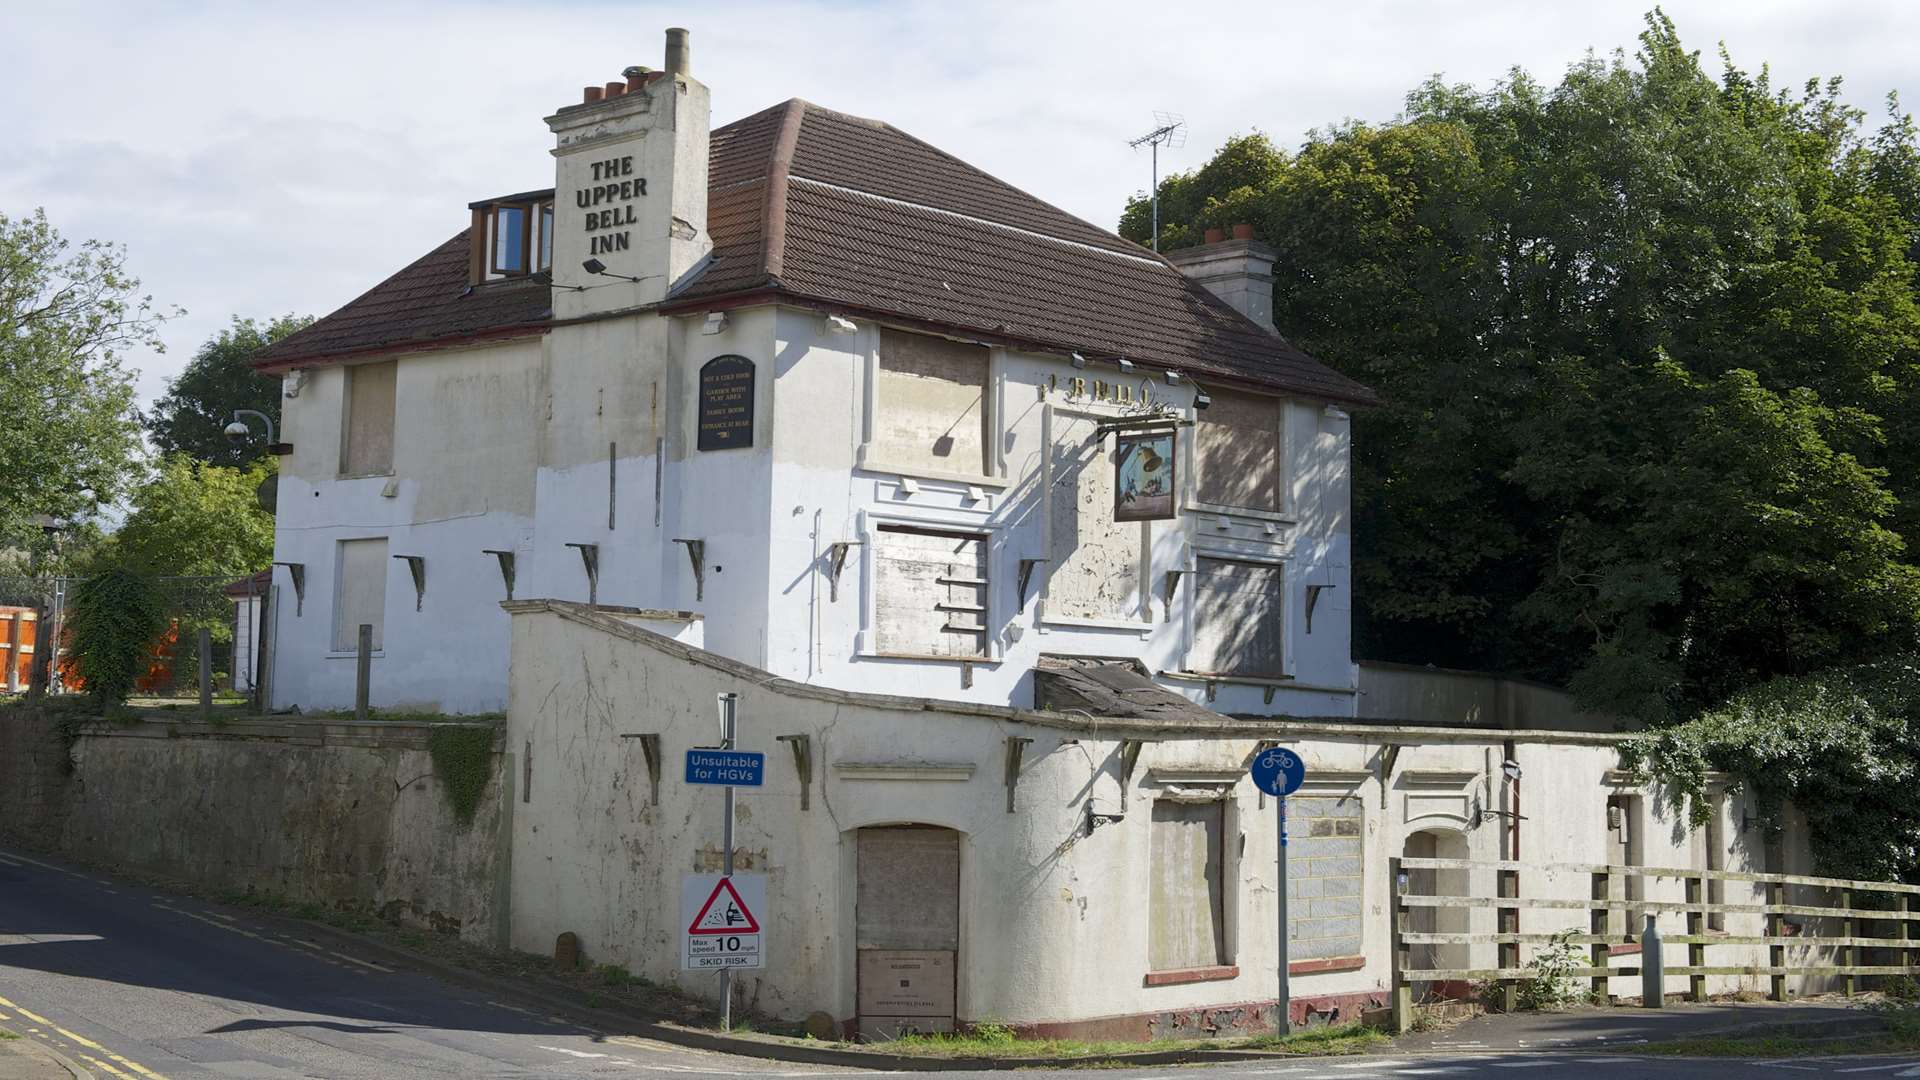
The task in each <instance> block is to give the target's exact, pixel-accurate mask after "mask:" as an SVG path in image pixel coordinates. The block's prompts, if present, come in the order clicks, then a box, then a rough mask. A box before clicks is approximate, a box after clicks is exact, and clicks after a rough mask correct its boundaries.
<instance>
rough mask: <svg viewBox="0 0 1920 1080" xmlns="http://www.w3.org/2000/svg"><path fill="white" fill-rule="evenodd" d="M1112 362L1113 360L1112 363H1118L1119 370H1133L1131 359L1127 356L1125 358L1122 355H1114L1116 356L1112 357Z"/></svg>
mask: <svg viewBox="0 0 1920 1080" xmlns="http://www.w3.org/2000/svg"><path fill="white" fill-rule="evenodd" d="M1113 362H1114V363H1116V364H1119V365H1120V370H1121V371H1132V370H1133V361H1131V360H1129V359H1127V358H1126V357H1124V356H1116V357H1114V359H1113Z"/></svg>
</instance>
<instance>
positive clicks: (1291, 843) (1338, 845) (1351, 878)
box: [1287, 796, 1366, 960]
mask: <svg viewBox="0 0 1920 1080" xmlns="http://www.w3.org/2000/svg"><path fill="white" fill-rule="evenodd" d="M1365 829H1366V820H1365V818H1364V817H1363V816H1362V805H1361V801H1360V800H1359V799H1357V798H1354V797H1352V796H1347V797H1337V798H1336V797H1329V798H1318V797H1313V796H1307V797H1300V796H1295V797H1293V798H1291V799H1288V800H1287V835H1288V841H1287V905H1288V906H1287V915H1288V919H1289V922H1290V924H1291V925H1290V927H1289V937H1288V956H1289V958H1291V959H1293V960H1314V959H1321V958H1328V957H1336V956H1358V955H1359V954H1360V924H1361V919H1360V865H1361V841H1362V836H1361V833H1362V832H1364V831H1365Z"/></svg>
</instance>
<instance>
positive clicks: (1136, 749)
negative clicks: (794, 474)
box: [1120, 739, 1147, 814]
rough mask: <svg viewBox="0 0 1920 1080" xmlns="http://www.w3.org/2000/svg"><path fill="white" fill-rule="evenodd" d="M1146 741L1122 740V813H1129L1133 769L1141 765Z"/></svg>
mask: <svg viewBox="0 0 1920 1080" xmlns="http://www.w3.org/2000/svg"><path fill="white" fill-rule="evenodd" d="M1146 745H1147V741H1146V740H1145V739H1121V740H1120V812H1121V813H1122V814H1124V813H1126V812H1127V792H1128V791H1131V790H1132V789H1133V769H1134V766H1136V765H1138V764H1140V751H1141V750H1143V749H1145V748H1146Z"/></svg>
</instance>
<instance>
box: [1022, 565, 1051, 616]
mask: <svg viewBox="0 0 1920 1080" xmlns="http://www.w3.org/2000/svg"><path fill="white" fill-rule="evenodd" d="M1048 561H1050V560H1048V559H1046V558H1044V557H1043V558H1038V559H1021V560H1020V606H1021V607H1022V608H1025V607H1026V606H1027V584H1028V583H1029V582H1031V581H1032V580H1033V568H1034V567H1036V566H1038V565H1040V564H1041V563H1043V562H1048Z"/></svg>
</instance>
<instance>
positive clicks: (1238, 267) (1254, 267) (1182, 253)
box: [1166, 225, 1279, 334]
mask: <svg viewBox="0 0 1920 1080" xmlns="http://www.w3.org/2000/svg"><path fill="white" fill-rule="evenodd" d="M1206 241H1207V242H1206V243H1204V244H1202V245H1200V246H1199V247H1190V248H1181V249H1180V250H1178V251H1169V252H1166V257H1167V261H1168V262H1170V263H1172V264H1173V265H1174V266H1176V267H1178V268H1179V270H1180V272H1181V273H1183V274H1185V275H1187V276H1188V277H1190V278H1192V279H1193V280H1195V281H1197V282H1199V283H1200V284H1201V285H1203V286H1205V287H1206V290H1207V291H1208V292H1210V293H1212V294H1213V295H1215V296H1217V297H1219V298H1220V299H1222V300H1225V301H1226V302H1227V305H1228V306H1229V307H1231V308H1233V309H1234V310H1235V311H1238V312H1239V313H1240V314H1242V315H1245V316H1246V317H1247V318H1249V319H1252V320H1253V321H1254V322H1256V323H1259V324H1260V326H1261V328H1262V329H1265V330H1266V331H1267V332H1269V333H1274V334H1277V333H1279V331H1278V330H1276V329H1275V328H1274V325H1273V264H1274V261H1275V260H1276V259H1277V258H1278V257H1279V256H1278V255H1277V254H1275V252H1274V250H1273V249H1272V248H1270V247H1268V246H1267V245H1265V244H1263V243H1261V242H1260V241H1258V240H1255V239H1254V238H1253V226H1251V225H1235V226H1234V227H1233V236H1232V238H1231V239H1228V238H1226V237H1225V235H1224V234H1223V233H1221V231H1220V230H1218V229H1208V230H1207V232H1206Z"/></svg>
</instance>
